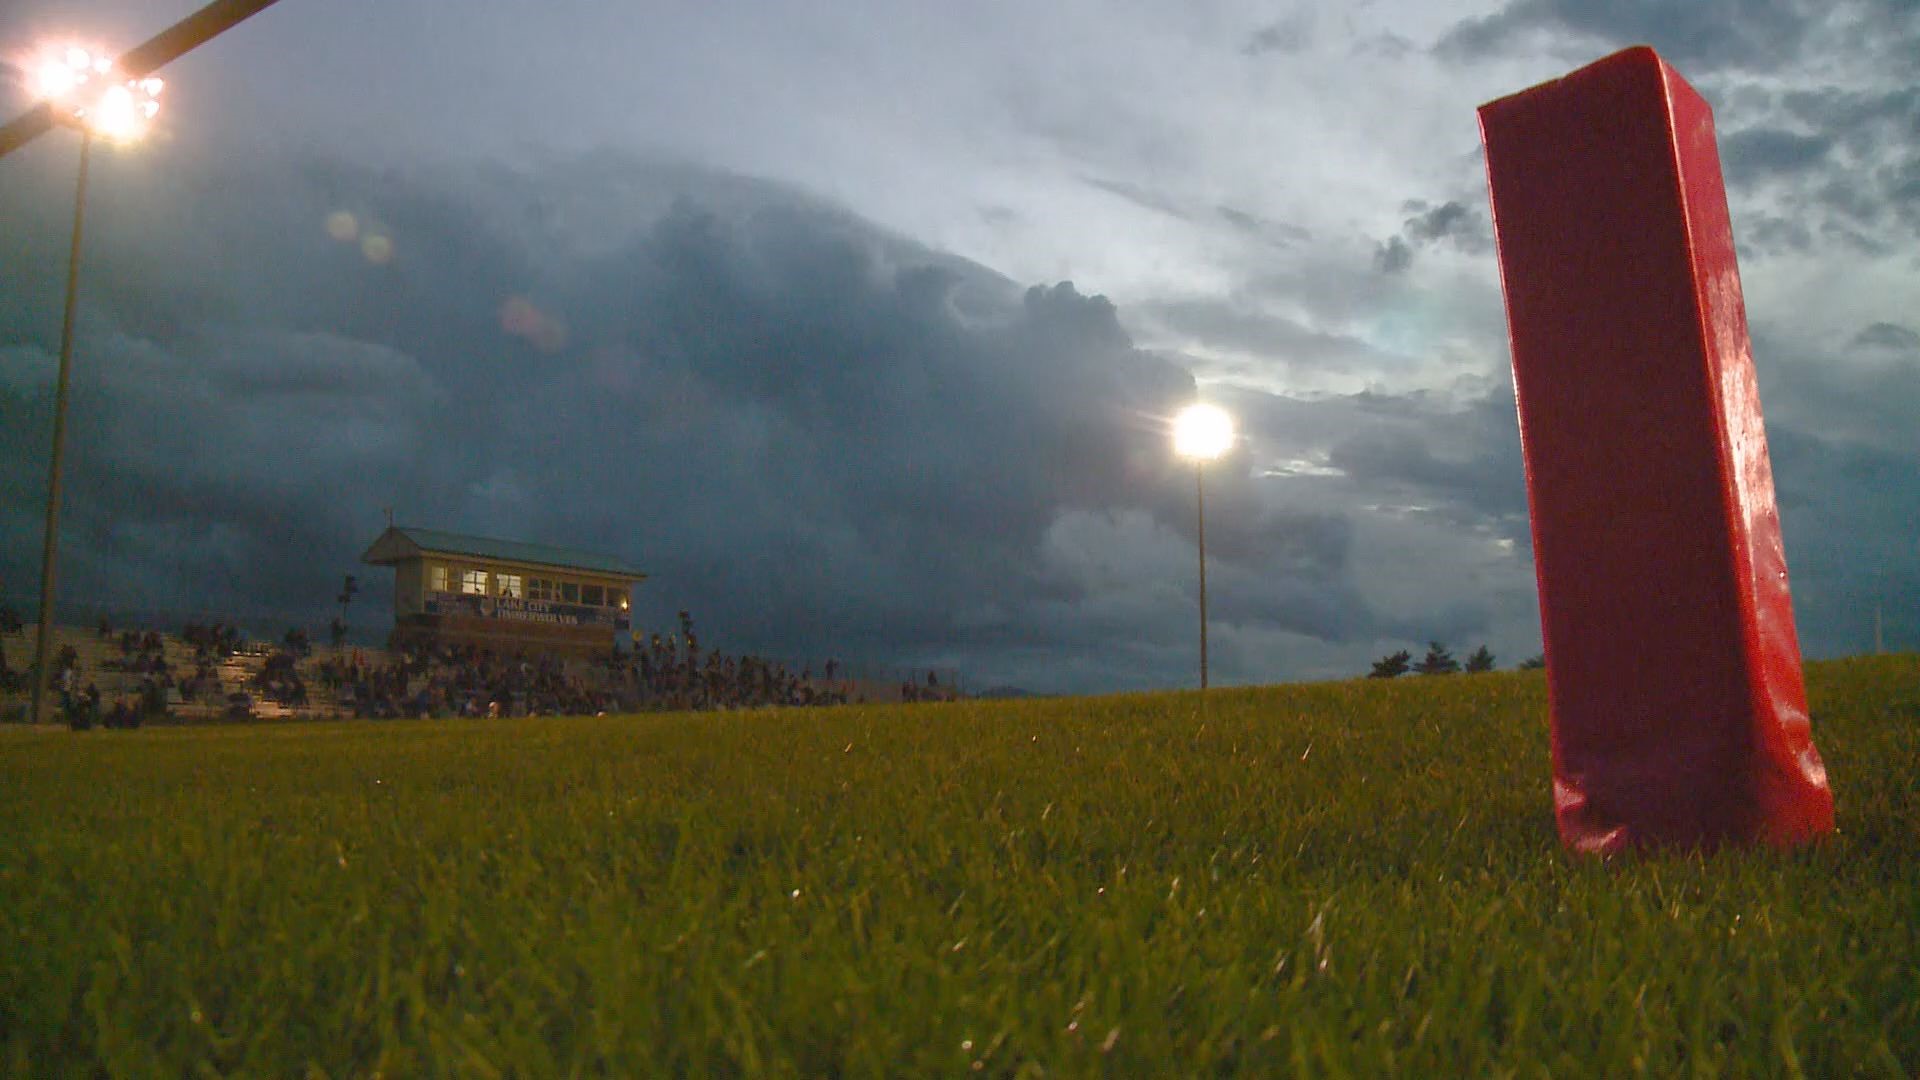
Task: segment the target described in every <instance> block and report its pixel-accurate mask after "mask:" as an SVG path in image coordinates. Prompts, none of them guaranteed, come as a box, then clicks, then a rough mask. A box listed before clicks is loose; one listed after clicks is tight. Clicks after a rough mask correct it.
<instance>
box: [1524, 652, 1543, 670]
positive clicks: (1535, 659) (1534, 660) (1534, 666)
mask: <svg viewBox="0 0 1920 1080" xmlns="http://www.w3.org/2000/svg"><path fill="white" fill-rule="evenodd" d="M1546 666H1547V654H1546V653H1534V654H1533V655H1532V656H1529V657H1527V658H1526V659H1525V660H1522V661H1520V670H1521V671H1538V670H1540V669H1541V668H1543V667H1546Z"/></svg>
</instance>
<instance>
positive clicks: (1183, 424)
mask: <svg viewBox="0 0 1920 1080" xmlns="http://www.w3.org/2000/svg"><path fill="white" fill-rule="evenodd" d="M1232 447H1233V417H1231V416H1228V415H1227V413H1226V410H1225V409H1222V408H1220V407H1219V406H1218V405H1208V404H1205V403H1204V402H1200V403H1195V404H1193V405H1189V406H1187V407H1186V408H1184V409H1182V410H1180V415H1179V416H1176V417H1174V419H1173V449H1174V452H1175V453H1177V454H1179V455H1180V456H1181V457H1184V458H1191V459H1193V460H1194V461H1212V460H1213V459H1215V458H1217V457H1219V456H1220V455H1222V454H1224V453H1226V452H1227V451H1228V450H1230V449H1232Z"/></svg>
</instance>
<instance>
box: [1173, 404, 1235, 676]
mask: <svg viewBox="0 0 1920 1080" xmlns="http://www.w3.org/2000/svg"><path fill="white" fill-rule="evenodd" d="M1231 449H1233V417H1231V416H1228V415H1227V412H1226V410H1225V409H1222V408H1220V407H1219V406H1218V405H1208V404H1206V403H1205V402H1195V403H1194V404H1192V405H1189V406H1187V407H1186V408H1184V409H1182V410H1180V415H1178V416H1176V417H1174V418H1173V450H1174V453H1176V454H1179V455H1180V456H1181V457H1183V458H1186V459H1187V460H1189V461H1191V462H1193V484H1194V523H1195V528H1194V534H1195V536H1196V537H1197V538H1198V541H1199V546H1200V689H1201V690H1205V689H1206V688H1207V462H1209V461H1214V460H1216V459H1218V458H1219V457H1220V455H1222V454H1225V453H1226V452H1227V451H1228V450H1231Z"/></svg>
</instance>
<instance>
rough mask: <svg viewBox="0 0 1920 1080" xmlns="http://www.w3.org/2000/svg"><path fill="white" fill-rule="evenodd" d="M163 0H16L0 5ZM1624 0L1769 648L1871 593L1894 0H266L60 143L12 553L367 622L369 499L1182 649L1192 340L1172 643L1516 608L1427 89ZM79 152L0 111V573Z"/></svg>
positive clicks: (1915, 352)
mask: <svg viewBox="0 0 1920 1080" xmlns="http://www.w3.org/2000/svg"><path fill="white" fill-rule="evenodd" d="M197 6H198V3H197V2H196V0H140V2H133V0H68V2H66V3H60V4H56V3H52V2H49V0H14V2H12V3H10V4H8V5H7V6H6V8H5V9H4V11H0V53H4V54H6V56H7V58H8V59H9V61H11V62H13V63H15V64H18V63H19V62H21V61H23V60H24V59H26V58H27V57H28V56H29V55H30V49H31V46H32V43H34V42H35V41H41V40H49V39H62V40H64V39H66V38H69V37H72V38H77V39H85V40H92V41H97V42H101V43H104V44H106V45H108V46H110V47H113V48H125V47H127V46H130V45H132V44H134V43H136V42H138V41H139V40H141V39H144V38H145V37H146V36H148V35H149V34H151V33H152V32H154V31H156V30H158V29H159V28H161V27H163V26H165V25H167V24H168V23H170V22H172V21H173V20H175V19H177V18H178V17H180V16H182V15H184V14H186V13H187V12H189V11H191V10H193V9H194V8H195V7H197ZM455 10H457V11H458V16H457V17H454V18H450V17H449V15H448V13H449V12H453V11H455ZM1636 43H1649V44H1652V45H1654V46H1655V47H1656V48H1658V49H1660V50H1661V51H1662V53H1663V54H1664V55H1665V56H1666V57H1667V58H1668V59H1669V61H1671V62H1672V63H1674V64H1675V65H1676V67H1678V68H1679V70H1680V71H1681V72H1682V73H1683V74H1684V75H1686V76H1687V77H1688V78H1689V79H1690V80H1691V81H1693V82H1694V84H1695V85H1696V86H1697V87H1698V88H1699V89H1700V90H1701V91H1702V93H1703V94H1704V95H1705V96H1706V97H1707V99H1708V100H1709V101H1710V102H1711V103H1712V104H1713V106H1714V108H1715V110H1716V116H1717V120H1718V125H1719V133H1720V138H1721V145H1722V153H1723V156H1724V161H1725V166H1726V170H1727V174H1728V183H1729V188H1730V191H1729V195H1730V199H1731V202H1732V208H1733V218H1734V228H1735V233H1736V237H1737V240H1738V243H1739V248H1740V256H1741V260H1742V273H1743V276H1744V279H1745V285H1746V296H1747V303H1748V311H1749V317H1750V320H1751V323H1752V327H1753V332H1754V343H1755V354H1756V362H1757V364H1758V367H1759V376H1760V384H1761V392H1762V397H1763V400H1764V403H1765V406H1766V410H1767V419H1768V430H1769V436H1770V440H1771V443H1772V448H1773V455H1774V471H1775V476H1776V478H1777V483H1778V493H1779V499H1780V503H1781V508H1782V516H1783V521H1784V527H1785V532H1786V541H1787V553H1788V559H1789V564H1790V567H1791V569H1792V573H1793V590H1794V600H1795V605H1796V609H1797V612H1798V615H1799V620H1800V630H1801V638H1802V642H1803V645H1804V647H1805V649H1806V652H1807V653H1808V654H1809V655H1810V656H1833V655H1843V654H1847V653H1852V652H1859V651H1864V650H1866V649H1868V648H1870V647H1871V645H1872V641H1873V623H1874V611H1875V609H1876V607H1879V608H1880V610H1881V611H1882V612H1883V619H1884V633H1885V637H1886V639H1887V643H1888V645H1889V646H1890V647H1903V648H1909V649H1911V648H1920V529H1917V528H1916V525H1915V523H1916V522H1920V426H1917V425H1916V418H1917V416H1920V245H1917V244H1916V241H1917V240H1920V4H1916V3H1915V2H1914V0H1838V2H1824V0H1807V2H1800V0H1673V2H1670V3H1660V2H1655V0H1618V2H1576V0H1508V2H1501V0H1488V2H1478V3H1467V2H1461V3H1442V2H1428V0H1418V2H1416V0H1360V2H1357V3H1333V2H1326V3H1263V4H1257V3H1242V2H1238V0H1205V2H1180V3H1171V2H1167V3H1158V4H1137V3H1117V2H1116V3H1104V4H1093V3H1088V2H1085V0H1060V2H1055V3H1045V4H1013V3H1003V2H995V0H980V2H967V3H951V2H949V3H932V2H925V3H923V2H918V0H915V2H910V3H909V2H900V0H884V2H883V0H841V2H838V3H834V4H824V3H823V4H800V3H738V4H724V5H721V4H678V5H675V4H610V3H605V2H604V0H545V2H539V3H535V2H532V0H463V2H462V3H460V4H459V5H457V6H456V5H454V4H451V3H445V2H432V0H381V2H374V0H281V3H279V4H278V5H277V6H276V7H273V8H270V9H269V10H267V11H266V12H264V13H263V14H261V15H259V16H257V17H255V18H254V19H253V20H252V21H250V22H249V23H246V24H244V25H242V26H241V27H239V28H238V29H236V30H234V31H232V32H231V33H229V34H228V35H226V36H224V37H222V38H220V39H218V40H216V41H215V42H213V43H211V44H210V45H208V46H206V47H204V48H203V49H201V50H200V51H199V52H196V53H194V54H192V55H190V56H188V57H186V58H184V59H183V60H181V61H179V62H177V63H176V64H174V65H173V66H172V67H171V68H170V69H169V70H167V71H166V72H165V74H166V75H167V76H168V77H169V79H170V85H169V88H168V90H167V105H168V110H169V111H168V112H167V113H165V114H163V119H164V121H165V124H164V129H163V130H162V132H161V133H160V137H159V138H157V139H155V140H153V141H152V142H150V143H149V144H146V145H142V146H141V147H139V148H137V149H127V150H114V151H109V152H102V153H100V154H97V155H96V157H95V171H94V174H93V187H92V194H91V197H90V201H89V212H88V219H87V227H88V234H87V247H86V255H85V260H84V270H85V276H84V282H83V287H82V300H81V305H80V319H79V326H80V335H81V336H80V338H79V346H78V349H77V356H76V374H75V384H74V386H75V389H74V398H73V407H72V408H73V412H72V420H71V423H70V427H69V444H68V445H69V448H70V454H69V473H68V486H67V489H66V490H67V501H66V504H65V506H66V509H65V517H64V519H63V538H64V539H63V544H64V547H63V557H62V563H61V570H62V582H63V587H62V593H63V596H64V597H66V598H68V599H69V600H70V601H71V602H72V603H73V604H74V605H75V610H76V611H79V610H81V609H82V608H83V607H85V606H87V605H107V606H111V607H114V608H117V609H132V608H141V609H158V610H165V611H170V612H175V613H190V612H224V613H229V614H238V615H244V616H246V617H249V618H252V619H256V620H259V621H261V622H264V623H266V624H280V625H284V624H286V623H288V622H292V621H296V620H304V621H307V622H309V623H310V624H311V625H313V626H315V627H318V626H319V625H321V624H323V623H324V620H325V618H326V617H327V614H328V608H329V600H330V598H331V596H332V595H333V592H334V591H335V589H336V587H337V585H338V581H339V579H340V577H341V575H343V574H346V573H359V574H360V575H361V576H362V578H363V579H365V580H367V581H368V582H369V583H370V584H371V585H372V586H373V588H372V590H371V591H370V599H371V602H370V603H369V605H368V607H369V609H370V610H369V611H368V612H366V613H363V614H362V615H361V616H360V617H359V618H360V621H361V622H363V623H365V624H368V625H369V629H373V627H372V625H371V624H374V623H377V622H378V621H379V620H378V619H377V618H376V617H375V616H374V615H373V611H374V610H377V609H378V606H379V604H380V603H382V602H384V601H385V598H386V596H387V595H388V594H387V592H386V590H387V589H388V588H389V587H390V586H389V583H388V582H387V581H386V580H385V578H386V574H385V572H384V571H377V570H373V569H372V568H367V567H361V566H359V565H358V564H357V559H358V556H359V554H360V552H361V551H362V550H363V549H364V548H365V546H366V545H367V544H368V543H369V542H370V541H371V540H372V539H373V537H374V536H375V535H376V534H377V533H378V532H379V531H380V529H381V528H382V527H383V525H384V523H385V513H386V508H389V507H391V508H393V509H394V512H395V514H396V516H397V517H398V519H399V520H400V521H402V522H403V523H414V524H422V525H431V526H437V527H442V528H448V529H455V530H462V531H469V532H477V533H482V534H488V535H498V536H507V537H516V538H524V539H530V540H538V541H545V542H549V543H558V544H565V545H570V546H577V547H585V548H590V549H597V550H602V551H607V552H612V553H617V554H619V555H621V556H624V557H626V558H627V559H629V560H630V561H632V562H634V563H636V564H638V565H639V566H641V567H642V568H644V569H646V570H648V571H650V572H651V573H652V575H653V577H652V578H651V579H650V580H649V581H648V582H647V583H646V584H645V585H643V586H642V587H641V588H640V590H639V591H638V593H637V596H636V600H637V603H638V612H639V616H640V621H641V623H642V624H643V625H661V626H664V625H665V624H666V623H667V622H668V621H670V619H671V617H672V613H673V612H674V611H675V610H676V609H679V608H682V607H685V608H689V609H691V610H692V611H693V612H694V614H695V617H696V619H697V620H698V621H699V622H700V623H701V625H702V626H703V628H704V629H705V631H706V636H707V637H708V638H709V639H710V640H713V641H715V642H716V643H718V644H719V645H720V646H722V647H724V648H728V649H731V650H739V651H757V652H762V653H765V654H769V655H774V656H781V657H788V658H808V657H811V658H815V659H818V658H822V657H825V656H827V655H829V654H832V655H838V656H839V657H841V658H843V659H852V660H854V661H855V662H856V663H859V664H862V665H866V666H870V667H872V668H875V669H885V668H887V667H889V666H905V665H916V666H940V667H946V668H958V669H959V670H960V671H961V672H963V673H964V675H965V676H966V679H967V682H968V683H969V684H970V685H972V686H975V687H985V686H992V685H996V684H1012V685H1018V686H1022V687H1026V688H1030V689H1035V690H1042V691H1063V690H1072V691H1083V690H1084V691H1090V690H1112V689H1125V688H1134V687H1152V686H1173V685H1182V684H1186V683H1190V682H1191V681H1192V678H1193V667H1194V663H1195V656H1194V652H1195V650H1194V643H1193V638H1194V632H1195V620H1196V616H1195V599H1196V597H1195V590H1196V583H1195V580H1194V579H1195V566H1194V561H1195V560H1194V554H1195V549H1194V528H1193V524H1194V523H1193V474H1192V470H1191V468H1190V467H1186V466H1183V465H1182V464H1181V463H1179V462H1178V461H1176V460H1173V459H1172V457H1171V455H1170V453H1169V450H1168V445H1167V438H1166V422H1167V419H1168V417H1169V416H1170V415H1171V413H1172V412H1173V411H1174V410H1175V409H1176V408H1177V407H1178V406H1179V405H1180V404H1182V403H1184V402H1186V401H1188V400H1191V399H1192V398H1193V396H1194V395H1195V394H1196V392H1197V393H1199V394H1201V395H1203V396H1205V397H1207V398H1209V399H1211V400H1214V401H1217V402H1219V403H1221V404H1223V405H1225V406H1227V407H1228V408H1229V409H1231V410H1232V411H1233V412H1234V413H1235V414H1236V415H1237V416H1238V417H1239V419H1240V422H1241V424H1242V427H1243V430H1244V433H1245V438H1244V440H1243V441H1242V442H1241V443H1240V445H1239V446H1238V447H1237V449H1236V450H1235V452H1234V453H1233V455H1232V456H1231V457H1230V458H1229V459H1227V460H1226V461H1224V462H1222V463H1220V464H1219V465H1217V466H1215V467H1213V468H1211V469H1209V471H1208V474H1207V480H1208V491H1207V496H1208V498H1207V511H1208V516H1207V533H1208V553H1209V556H1210V564H1209V600H1210V602H1211V607H1212V615H1213V623H1212V646H1213V666H1214V675H1215V680H1216V681H1217V682H1221V683H1245V682H1268V681H1276V680H1285V679H1301V678H1325V677H1337V676H1344V675H1349V674H1353V673H1357V672H1360V671H1364V670H1365V669H1366V667H1367V663H1368V661H1369V660H1371V659H1372V658H1374V657H1377V656H1379V655H1381V654H1383V653H1386V652H1390V651H1393V650H1395V649H1399V648H1402V647H1407V648H1414V649H1415V651H1416V652H1417V651H1418V649H1419V647H1420V643H1422V642H1425V641H1427V640H1429V639H1439V640H1443V641H1445V642H1448V643H1449V644H1451V645H1453V646H1454V648H1455V650H1456V651H1457V652H1461V653H1464V652H1465V651H1467V650H1468V649H1470V648H1472V647H1473V646H1475V645H1478V644H1481V643H1483V642H1484V643H1486V644H1487V645H1489V646H1490V647H1491V648H1492V649H1493V650H1494V651H1495V652H1496V653H1497V654H1498V655H1499V656H1500V657H1501V661H1502V663H1503V664H1511V663H1514V662H1517V661H1518V660H1520V659H1522V658H1523V657H1525V656H1528V655H1531V654H1533V653H1535V652H1537V651H1538V649H1539V626H1538V610H1537V601H1536V597H1535V593H1534V586H1533V571H1532V556H1531V551H1530V548H1529V540H1528V532H1527V518H1526V495H1525V486H1524V478H1523V472H1522V467H1521V461H1520V450H1519V439H1518V435H1517V425H1516V421H1515V414H1514V405H1513V396H1512V389H1511V381H1510V376H1509V373H1508V367H1507V365H1508V356H1507V349H1506V344H1505V335H1504V329H1505V328H1504V315H1503V311H1502V307H1501V301H1500V291H1499V284H1498V278H1497V271H1496V266H1495V261H1494V254H1493V250H1492V240H1491V234H1490V229H1489V225H1488V215H1487V209H1486V196H1485V177H1484V171H1483V164H1482V159H1481V156H1480V149H1479V138H1478V131H1477V127H1476V121H1475V113H1474V109H1475V107H1476V106H1477V105H1479V104H1480V103H1482V102H1484V101H1486V100H1488V99H1491V98H1494V97H1498V96H1501V95H1503V94H1506V93H1510V92H1512V91H1515V90H1518V89H1521V88H1524V87H1526V86H1529V85H1532V84H1534V83H1537V82H1540V81H1542V80H1544V79H1547V78H1551V77H1553V76H1555V75H1558V74H1561V73H1563V72H1565V71H1567V70H1569V69H1571V68H1573V67H1576V66H1579V65H1581V64H1584V63H1586V62H1588V61H1590V60H1592V59H1595V58H1597V57H1599V56H1601V55H1603V54H1605V53H1607V52H1610V51H1612V50H1614V49H1616V48H1619V47H1622V46H1625V45H1629V44H1636ZM8 74H9V77H8V79H7V80H6V84H5V86H4V88H0V108H4V111H5V113H6V115H9V116H10V115H12V114H13V113H14V112H16V111H18V110H19V109H20V108H23V107H24V106H25V105H26V104H27V103H28V99H27V97H26V94H25V92H24V90H23V89H22V87H21V85H20V79H19V77H18V71H17V70H13V71H10V72H9V73H8ZM74 162H75V142H74V139H73V138H72V137H71V136H70V135H68V134H66V133H64V132H55V133H53V134H52V135H50V136H48V137H45V138H43V139H41V140H40V141H39V142H38V143H36V144H34V145H33V146H32V147H30V148H28V149H27V150H25V151H22V152H20V153H17V154H15V155H13V156H11V157H9V158H7V159H6V160H4V161H0V479H3V480H4V485H5V490H6V492H7V497H6V499H5V500H4V501H0V592H4V594H5V596H6V597H7V598H8V599H9V600H10V601H11V602H13V603H14V604H15V606H17V607H29V608H30V607H31V606H32V603H31V602H32V598H33V596H34V590H35V589H36V588H37V574H38V565H39V544H40V510H41V500H42V499H43V498H44V485H45V476H44V470H45V459H46V452H47V449H46V448H47V444H48V437H49V429H50V422H51V421H50V417H51V399H52V389H51V387H52V381H53V371H54V356H55V353H56V350H57V345H58V334H59V299H60V288H61V285H62V280H63V279H62V273H63V269H64V261H65V250H66V229H67V227H68V215H69V213H70V206H71V192H72V179H73V170H74Z"/></svg>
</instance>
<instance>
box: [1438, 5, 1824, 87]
mask: <svg viewBox="0 0 1920 1080" xmlns="http://www.w3.org/2000/svg"><path fill="white" fill-rule="evenodd" d="M1827 10H1828V6H1827V5H1824V4H1818V5H1816V4H1811V3H1799V2H1795V0H1688V2H1683V3H1675V2H1665V0H1600V2H1594V0H1514V2H1512V3H1509V4H1508V5H1507V6H1506V7H1504V8H1501V9H1500V10H1499V11H1496V12H1495V13H1493V14H1492V15H1487V16H1484V17H1481V18H1475V19H1468V20H1466V21H1464V22H1461V23H1459V24H1458V25H1456V26H1454V27H1453V28H1452V29H1451V30H1449V31H1448V32H1447V33H1446V34H1445V35H1444V36H1442V37H1441V39H1440V41H1439V42H1438V44H1437V45H1436V46H1435V51H1436V52H1437V53H1439V54H1440V55H1441V56H1442V57H1444V58H1446V59H1449V60H1454V61H1458V62H1462V63H1470V62H1472V61H1475V60H1478V59H1481V58H1484V57H1487V56H1490V55H1495V54H1499V53H1505V52H1509V51H1513V50H1516V49H1520V48H1525V47H1529V46H1532V45H1537V44H1540V43H1541V42H1547V43H1558V42H1561V41H1564V40H1565V39H1567V38H1569V37H1572V38H1577V39H1583V40H1582V41H1581V44H1580V45H1579V46H1577V47H1578V48H1579V49H1580V50H1581V51H1583V52H1585V51H1588V50H1590V49H1591V47H1592V46H1593V45H1594V44H1598V45H1600V46H1602V47H1616V48H1618V47H1624V46H1627V45H1633V44H1640V43H1650V44H1652V45H1654V46H1655V47H1656V48H1658V49H1659V50H1660V51H1661V52H1662V54H1663V55H1665V56H1666V57H1667V58H1668V59H1670V60H1673V61H1675V62H1676V63H1680V64H1683V65H1702V66H1710V67H1716V68H1717V67H1746V68H1756V69H1763V70H1764V69H1767V68H1771V67H1778V66H1782V65H1784V64H1786V63H1787V62H1788V61H1789V60H1791V59H1793V58H1794V57H1795V56H1796V55H1797V49H1798V47H1799V45H1800V43H1801V42H1802V41H1803V40H1804V38H1805V35H1806V30H1807V28H1808V26H1809V25H1810V24H1812V23H1814V22H1816V21H1817V20H1819V19H1820V18H1822V17H1823V15H1824V14H1825V13H1826V12H1827Z"/></svg>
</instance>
